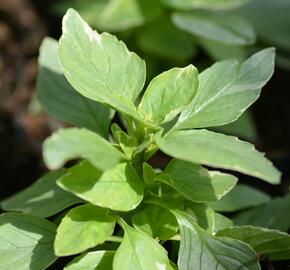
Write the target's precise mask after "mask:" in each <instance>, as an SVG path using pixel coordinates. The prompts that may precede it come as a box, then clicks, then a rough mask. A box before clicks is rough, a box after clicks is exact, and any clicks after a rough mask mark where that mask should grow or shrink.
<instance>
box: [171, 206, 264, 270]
mask: <svg viewBox="0 0 290 270" xmlns="http://www.w3.org/2000/svg"><path fill="white" fill-rule="evenodd" d="M174 214H175V216H176V218H177V221H178V223H179V228H180V235H181V240H180V248H179V254H178V267H179V269H180V270H192V269H195V270H209V269H219V270H233V269H245V270H260V269H261V268H260V266H259V263H258V259H257V257H256V253H255V252H254V251H253V250H252V249H251V248H250V246H248V245H247V244H245V243H243V242H240V241H238V240H235V239H231V238H225V237H215V236H211V235H210V234H208V233H207V232H205V231H204V230H203V229H201V228H200V227H199V226H198V225H196V224H195V222H194V221H193V220H192V218H191V217H190V216H188V215H187V214H185V213H182V212H181V211H177V210H174Z"/></svg>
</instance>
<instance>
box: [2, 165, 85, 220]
mask: <svg viewBox="0 0 290 270" xmlns="http://www.w3.org/2000/svg"><path fill="white" fill-rule="evenodd" d="M64 173H65V170H60V171H55V172H49V173H47V174H46V175H44V176H42V177H41V178H39V179H38V180H37V181H36V182H35V183H34V184H32V185H31V186H30V187H28V188H26V189H24V190H23V191H21V192H19V193H17V194H15V195H13V196H12V197H10V198H8V199H6V200H5V201H3V202H2V203H1V207H2V208H3V209H4V210H6V211H21V212H24V213H27V214H32V215H35V216H40V217H49V216H52V215H54V214H56V213H58V212H61V211H62V210H64V209H66V208H67V207H69V206H71V205H74V204H77V203H80V202H82V200H80V199H79V198H77V197H76V196H74V195H72V194H70V193H68V192H66V191H64V190H62V189H61V188H59V187H58V186H57V185H56V180H57V179H58V178H60V177H61V176H62V175H64Z"/></svg>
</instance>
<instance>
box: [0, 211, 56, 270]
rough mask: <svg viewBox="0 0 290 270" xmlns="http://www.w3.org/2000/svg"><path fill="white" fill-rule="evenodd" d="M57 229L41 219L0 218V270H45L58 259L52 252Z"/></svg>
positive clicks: (21, 215)
mask: <svg viewBox="0 0 290 270" xmlns="http://www.w3.org/2000/svg"><path fill="white" fill-rule="evenodd" d="M55 230H56V227H55V225H54V224H53V223H51V222H49V221H47V220H44V219H42V218H40V217H36V216H30V215H26V214H16V213H6V214H2V215H0V254H1V260H0V269H1V270H8V269H11V270H12V269H13V270H23V269H30V270H43V269H47V267H49V266H50V265H51V264H52V263H53V262H54V261H55V260H56V259H57V258H56V257H55V255H54V252H53V240H54V236H55Z"/></svg>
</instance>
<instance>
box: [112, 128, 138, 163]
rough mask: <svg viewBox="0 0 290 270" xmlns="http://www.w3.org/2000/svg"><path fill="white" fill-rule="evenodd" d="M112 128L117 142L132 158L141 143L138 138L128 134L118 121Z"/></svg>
mask: <svg viewBox="0 0 290 270" xmlns="http://www.w3.org/2000/svg"><path fill="white" fill-rule="evenodd" d="M111 130H112V133H113V136H114V138H115V140H116V142H117V143H118V144H119V145H120V147H121V148H122V150H123V152H124V153H125V154H126V155H127V156H128V158H130V159H131V158H132V157H133V153H134V151H135V149H136V148H137V147H138V145H139V143H138V140H137V138H136V137H133V136H130V135H128V134H127V133H126V132H124V131H123V130H122V129H121V128H120V127H119V126H118V125H117V124H116V123H114V124H113V125H112V126H111Z"/></svg>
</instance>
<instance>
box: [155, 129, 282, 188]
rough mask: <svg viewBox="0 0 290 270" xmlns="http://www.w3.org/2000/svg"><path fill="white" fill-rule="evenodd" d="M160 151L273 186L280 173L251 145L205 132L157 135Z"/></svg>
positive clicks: (185, 131)
mask: <svg viewBox="0 0 290 270" xmlns="http://www.w3.org/2000/svg"><path fill="white" fill-rule="evenodd" d="M156 143H157V145H158V146H159V147H160V149H161V150H162V151H163V152H165V153H166V154H168V155H171V156H172V157H174V158H177V159H181V160H185V161H189V162H193V163H200V164H204V165H209V166H212V167H218V168H224V169H230V170H234V171H239V172H242V173H245V174H249V175H252V176H255V177H258V178H260V179H263V180H265V181H267V182H269V183H272V184H278V183H279V181H280V172H279V171H278V170H277V169H276V168H275V167H273V165H272V163H271V162H270V161H268V160H267V159H266V158H265V157H264V155H263V154H261V153H259V152H258V151H256V150H255V149H254V146H253V145H251V144H249V143H247V142H243V141H240V140H238V139H237V138H236V137H232V136H226V135H222V134H218V133H214V132H211V131H207V130H182V131H173V132H171V133H169V134H167V136H165V137H158V136H156Z"/></svg>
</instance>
